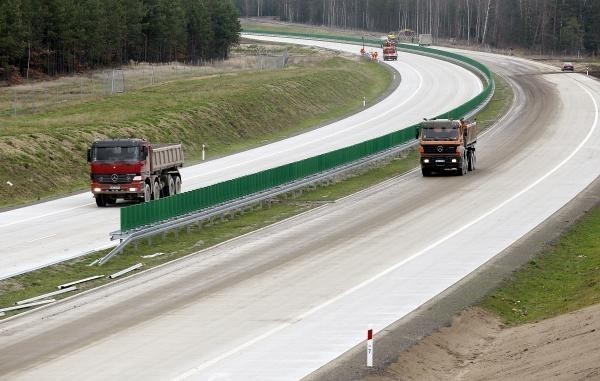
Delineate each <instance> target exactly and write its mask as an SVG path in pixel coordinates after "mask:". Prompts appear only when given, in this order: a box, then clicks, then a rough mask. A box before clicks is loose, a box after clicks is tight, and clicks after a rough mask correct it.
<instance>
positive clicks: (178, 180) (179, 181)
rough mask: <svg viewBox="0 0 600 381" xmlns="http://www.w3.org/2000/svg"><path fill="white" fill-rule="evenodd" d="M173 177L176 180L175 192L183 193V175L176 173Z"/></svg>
mask: <svg viewBox="0 0 600 381" xmlns="http://www.w3.org/2000/svg"><path fill="white" fill-rule="evenodd" d="M173 177H174V181H175V194H179V193H181V177H179V175H175V176H173Z"/></svg>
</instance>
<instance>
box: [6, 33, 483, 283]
mask: <svg viewBox="0 0 600 381" xmlns="http://www.w3.org/2000/svg"><path fill="white" fill-rule="evenodd" d="M295 41H298V40H295ZM314 44H315V45H318V46H322V47H327V48H330V49H338V50H342V51H346V52H351V53H356V54H358V52H359V49H360V47H357V46H353V45H348V44H336V43H331V42H314ZM400 57H401V60H400V61H399V62H390V65H392V66H393V67H394V68H395V69H397V71H398V73H399V75H401V77H402V82H401V83H400V86H399V87H398V88H397V89H396V90H395V91H394V92H393V93H392V94H390V96H388V97H387V98H386V99H384V100H383V101H382V102H380V103H378V104H376V105H374V106H373V107H370V108H367V109H366V110H364V111H362V112H360V113H357V114H355V115H353V116H351V117H349V118H346V119H343V120H340V121H338V122H335V123H332V124H330V125H328V126H325V127H323V128H319V129H316V130H313V131H310V132H308V133H305V134H301V135H297V136H294V137H291V138H288V139H284V140H281V141H278V142H275V143H272V144H268V145H265V146H262V147H258V148H256V149H252V150H248V151H245V152H241V153H239V154H235V155H230V156H227V157H223V158H221V159H218V160H213V161H209V162H206V163H202V164H199V165H195V166H191V167H186V168H183V170H182V171H181V174H182V181H183V188H184V190H191V189H196V188H199V187H201V186H207V185H210V184H214V183H218V182H221V181H225V180H229V179H232V178H236V177H240V176H243V175H247V174H250V173H255V172H259V171H261V170H265V169H268V168H273V167H276V166H279V165H283V164H287V163H290V162H293V161H297V160H302V159H305V158H307V157H311V156H316V155H318V154H321V153H325V152H329V151H333V150H335V149H338V148H342V147H347V146H349V145H352V144H355V143H358V142H362V141H365V140H368V139H371V138H374V137H377V136H381V135H385V134H387V133H389V132H392V131H396V130H398V129H399V128H401V127H404V126H409V125H411V124H414V123H417V122H418V121H420V120H421V119H422V118H423V117H431V116H433V115H438V114H441V113H443V112H446V111H448V110H451V109H452V108H454V107H456V106H459V105H460V104H462V103H464V102H466V101H467V100H469V99H471V98H472V97H474V96H475V95H476V94H478V93H479V92H481V90H482V84H481V82H480V80H479V79H478V78H477V77H476V76H475V75H474V74H473V73H471V72H470V71H468V70H466V69H463V68H460V67H458V66H456V65H453V64H450V63H448V62H444V61H440V60H435V59H431V58H426V57H422V56H417V55H408V54H401V55H400ZM357 97H358V98H359V99H362V94H357ZM119 208H120V207H119V206H118V205H115V206H113V207H107V208H101V209H99V208H97V207H96V205H95V203H94V200H93V197H92V194H91V192H84V193H81V194H78V195H75V196H72V197H65V198H61V199H58V200H54V201H49V202H44V203H41V204H36V205H32V206H28V207H23V208H18V209H15V210H11V211H7V212H4V213H0V254H1V255H0V279H4V278H7V277H10V276H12V275H16V274H19V273H22V272H26V271H30V270H32V269H36V268H39V267H42V266H47V265H49V264H53V263H56V262H60V261H64V260H66V259H70V258H74V257H77V256H80V255H82V254H85V253H87V252H90V251H93V250H99V249H104V248H107V247H110V246H114V245H115V243H113V242H110V241H109V233H110V232H112V231H116V230H118V229H119ZM82 227H85V228H84V229H82Z"/></svg>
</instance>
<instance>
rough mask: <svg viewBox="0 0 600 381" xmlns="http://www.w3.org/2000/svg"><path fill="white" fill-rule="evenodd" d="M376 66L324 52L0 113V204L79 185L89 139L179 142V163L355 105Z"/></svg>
mask: <svg viewBox="0 0 600 381" xmlns="http://www.w3.org/2000/svg"><path fill="white" fill-rule="evenodd" d="M390 77H391V74H390V71H388V70H387V69H385V68H384V67H383V66H382V65H377V64H373V63H370V62H364V61H353V60H349V59H345V58H341V57H334V58H328V59H325V60H323V61H321V62H316V63H309V64H307V65H305V66H293V67H288V68H286V69H284V70H273V71H260V72H242V73H239V72H238V73H231V74H226V75H216V76H210V77H199V78H192V79H187V80H179V81H173V82H168V83H164V84H161V85H157V86H153V87H148V88H145V89H142V90H136V91H131V92H127V93H125V94H122V95H119V96H112V97H108V98H104V99H100V100H93V101H88V102H83V103H80V104H76V105H71V106H68V107H60V108H56V109H54V110H52V111H47V112H43V113H38V114H30V115H18V116H16V117H5V118H0V124H1V125H2V128H0V162H2V163H8V165H6V164H5V165H2V166H0V179H5V180H9V181H11V182H12V183H13V184H14V186H12V187H10V186H8V185H6V183H5V180H4V181H2V182H1V184H0V207H5V206H13V205H18V204H21V203H26V202H31V201H35V200H38V199H42V198H45V197H49V196H56V195H61V194H66V193H69V192H72V191H76V190H82V189H86V187H87V186H88V167H87V164H86V162H85V150H86V148H87V147H88V146H89V144H91V142H92V141H93V140H94V138H103V137H111V138H112V137H145V138H147V139H149V140H150V141H153V142H182V143H183V145H184V151H185V153H186V158H187V161H188V162H193V161H194V160H197V159H198V158H199V156H200V152H201V147H202V144H203V143H204V144H207V145H208V147H209V149H208V158H209V159H210V158H215V157H218V156H223V155H227V154H231V153H234V152H238V151H241V150H244V149H248V148H251V147H255V146H258V145H261V144H264V143H265V142H266V141H273V140H277V139H281V138H284V137H287V136H289V135H293V134H297V133H299V132H302V131H305V130H307V129H310V128H314V127H315V126H316V125H319V124H322V123H325V122H327V121H329V120H334V119H337V118H340V117H343V116H345V115H348V114H351V113H353V112H356V111H358V110H360V108H361V107H362V96H363V95H364V96H366V97H367V99H368V100H371V101H372V100H374V99H376V98H378V97H379V96H380V95H381V94H383V93H384V92H385V91H386V90H387V89H388V87H389V84H390V81H391V78H390Z"/></svg>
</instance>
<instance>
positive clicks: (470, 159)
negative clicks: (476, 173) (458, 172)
mask: <svg viewBox="0 0 600 381" xmlns="http://www.w3.org/2000/svg"><path fill="white" fill-rule="evenodd" d="M467 163H468V166H469V168H467V169H468V170H469V171H472V170H474V169H475V166H474V165H473V152H472V151H469V152H468V153H467Z"/></svg>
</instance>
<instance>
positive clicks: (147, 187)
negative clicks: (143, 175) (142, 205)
mask: <svg viewBox="0 0 600 381" xmlns="http://www.w3.org/2000/svg"><path fill="white" fill-rule="evenodd" d="M151 200H152V188H150V184H148V183H146V184H145V185H144V199H143V200H142V201H143V202H150V201H151Z"/></svg>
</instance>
